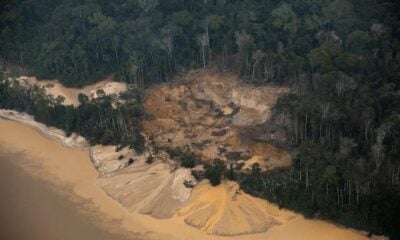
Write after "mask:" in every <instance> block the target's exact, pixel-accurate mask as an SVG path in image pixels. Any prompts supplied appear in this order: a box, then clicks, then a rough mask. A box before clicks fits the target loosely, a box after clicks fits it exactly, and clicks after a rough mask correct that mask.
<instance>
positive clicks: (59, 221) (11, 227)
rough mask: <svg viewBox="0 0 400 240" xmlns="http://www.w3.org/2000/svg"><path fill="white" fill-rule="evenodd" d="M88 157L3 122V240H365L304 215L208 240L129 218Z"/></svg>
mask: <svg viewBox="0 0 400 240" xmlns="http://www.w3.org/2000/svg"><path fill="white" fill-rule="evenodd" d="M97 176H98V173H97V172H96V170H95V169H94V167H93V166H92V164H91V162H90V160H89V157H88V151H86V150H82V149H73V148H66V147H63V146H62V145H61V144H59V143H57V142H55V141H52V140H50V139H48V138H46V137H44V136H43V135H41V134H40V133H38V132H37V131H36V130H34V129H32V128H30V127H27V126H24V125H22V124H20V123H16V122H12V121H6V120H2V119H0V191H1V192H0V193H1V198H0V199H1V200H0V239H12V240H14V239H15V240H19V239H21V240H25V239H29V240H30V239H41V240H42V239H43V240H47V239H51V240H53V239H61V240H64V239H74V240H81V239H82V240H91V239H96V240H97V239H100V240H102V239H109V240H119V239H146V240H147V239H171V240H175V239H182V240H186V239H187V240H189V239H190V240H196V239H198V240H206V239H210V240H211V239H212V240H221V239H223V240H249V239H251V240H293V239H296V240H366V239H368V238H367V237H366V236H365V235H364V234H362V233H359V232H356V231H354V230H351V229H344V228H341V227H338V226H335V225H334V224H330V223H327V222H324V221H319V220H306V219H304V218H303V217H302V216H300V215H298V216H297V217H295V218H294V219H292V220H290V221H289V222H287V223H285V224H283V225H280V226H277V227H273V228H271V229H270V230H268V231H267V232H263V233H258V234H251V235H240V236H234V237H220V236H211V235H207V234H206V233H204V232H201V231H200V230H198V229H197V228H193V227H190V226H188V225H187V224H185V223H184V221H183V219H182V218H181V217H179V216H174V217H173V218H171V219H165V220H157V219H154V218H151V217H150V216H147V215H142V214H138V213H130V212H128V211H127V210H126V209H125V208H124V207H122V206H121V205H120V204H118V203H117V202H116V201H114V200H113V199H111V198H110V197H108V196H107V195H106V194H105V193H104V192H103V191H102V190H101V189H100V188H98V187H97V186H96V179H97Z"/></svg>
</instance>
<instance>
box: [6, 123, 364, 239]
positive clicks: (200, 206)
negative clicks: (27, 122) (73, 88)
mask: <svg viewBox="0 0 400 240" xmlns="http://www.w3.org/2000/svg"><path fill="white" fill-rule="evenodd" d="M0 145H1V146H2V147H3V148H5V149H7V150H8V151H9V152H23V153H24V154H25V155H27V158H26V159H28V160H29V161H21V162H19V163H18V164H19V165H20V166H21V167H22V168H23V169H24V170H26V172H28V173H30V174H32V175H33V176H35V177H38V178H40V179H42V180H46V181H50V182H51V183H53V184H55V185H56V186H59V187H60V188H63V187H65V186H66V185H68V186H71V187H72V189H73V192H74V194H75V195H76V197H77V198H84V199H88V200H90V204H89V205H90V206H88V207H89V208H90V209H92V210H91V211H94V212H95V214H93V216H94V217H93V221H97V222H98V223H99V224H100V225H101V226H102V227H104V228H107V229H108V230H109V231H110V232H115V233H119V232H121V231H122V230H124V231H132V232H133V233H132V234H133V235H134V234H136V233H140V234H141V235H144V236H146V237H145V239H229V240H230V239H232V240H236V239H242V240H244V239H263V240H269V239H271V240H272V239H273V240H289V239H290V240H292V239H299V240H301V239H307V240H313V239H318V240H320V239H321V240H330V239H332V240H333V239H335V240H340V239H343V240H362V239H368V238H367V237H365V235H363V234H361V233H358V232H356V231H353V230H348V229H343V228H340V227H337V226H335V225H333V224H330V223H327V222H323V221H317V220H305V219H304V218H303V217H301V216H299V215H295V214H293V213H290V212H288V211H282V210H279V209H276V208H275V207H274V206H272V205H271V206H270V204H268V203H267V202H266V201H263V200H261V199H256V198H254V197H251V196H248V195H246V194H244V193H238V192H237V191H236V189H235V186H234V185H233V184H231V183H224V184H223V185H221V186H219V187H218V188H211V187H210V186H209V184H207V183H206V182H202V183H201V184H199V185H198V186H196V187H195V189H194V190H193V193H192V195H191V197H190V199H189V200H188V201H187V205H185V206H184V207H183V208H181V209H180V211H178V214H176V215H174V216H173V217H172V218H170V219H155V218H152V217H151V216H149V215H143V214H140V213H137V212H129V211H128V210H127V209H126V208H124V207H122V206H121V205H120V204H119V203H117V202H116V201H114V200H113V199H111V198H110V197H108V196H107V195H106V194H105V193H104V191H102V190H101V189H100V188H99V187H98V186H96V179H97V176H98V173H97V171H96V170H95V169H94V167H93V166H92V164H91V162H90V160H89V154H88V151H87V150H82V149H76V148H66V147H63V146H62V145H61V144H59V143H57V142H55V141H52V140H50V139H48V138H46V137H44V136H42V135H41V134H39V133H38V132H37V131H35V130H33V129H32V128H30V127H27V126H24V125H22V124H19V123H15V122H12V121H7V120H2V119H0ZM10 187H12V186H10ZM207 208H211V209H212V210H213V211H210V210H207ZM252 208H259V209H261V210H260V211H261V212H262V211H264V210H265V211H267V212H266V213H260V214H259V215H257V216H251V217H252V218H254V219H253V220H252V221H254V225H256V226H252V227H259V228H260V231H262V228H263V227H266V226H267V225H269V224H272V223H274V222H279V223H281V225H276V226H273V227H271V228H269V230H268V231H266V232H262V233H258V234H248V235H240V236H233V237H222V236H213V235H208V234H207V233H215V232H213V231H214V230H213V229H215V226H217V225H218V224H222V223H224V224H225V223H226V221H231V219H234V222H235V225H236V226H237V228H246V227H248V226H246V225H245V224H243V223H248V222H249V221H245V220H244V219H241V218H238V217H237V215H236V213H237V212H238V211H248V210H249V209H252ZM230 209H232V210H233V211H232V212H231V213H230ZM235 209H238V211H236V210H235ZM268 209H269V210H268ZM225 210H227V211H225ZM207 211H208V212H207ZM196 214H198V215H197V216H195V217H194V218H193V216H194V215H196ZM207 214H211V215H212V216H211V217H205V218H202V216H204V215H207ZM235 216H236V218H235ZM268 216H270V217H268ZM290 216H293V218H291V217H290ZM41 217H43V216H41ZM193 219H195V220H196V222H193V221H192V220H193ZM199 219H200V220H201V219H204V221H203V222H201V221H200V222H199V221H198V220H199ZM211 223H212V224H211ZM188 224H189V225H201V226H200V229H201V230H203V231H201V230H199V229H197V228H194V227H191V226H189V225H188ZM198 227H199V226H198ZM231 230H232V232H229V231H228V232H224V233H222V234H224V235H232V234H234V231H235V230H236V229H231Z"/></svg>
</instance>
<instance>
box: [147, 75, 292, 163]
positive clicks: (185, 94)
mask: <svg viewBox="0 0 400 240" xmlns="http://www.w3.org/2000/svg"><path fill="white" fill-rule="evenodd" d="M286 92H288V89H287V88H283V87H274V86H264V87H254V86H252V85H248V84H242V83H240V81H239V79H238V78H237V77H236V76H234V75H231V74H223V73H216V72H215V73H213V72H206V71H191V72H189V73H188V74H187V75H185V76H183V77H181V78H180V79H177V80H176V81H175V82H174V83H172V84H165V85H161V86H158V87H154V88H152V89H150V90H149V91H148V93H147V95H146V97H145V100H144V109H145V111H146V113H147V114H148V115H149V117H148V118H147V120H146V121H145V122H144V130H145V133H146V135H148V136H149V137H151V139H153V141H154V143H155V144H156V145H157V146H159V147H167V148H171V149H175V148H180V149H183V150H187V151H190V152H193V153H195V154H196V155H197V156H198V157H199V158H200V159H201V160H203V161H205V162H210V161H212V160H213V159H216V158H220V159H222V160H225V161H230V162H231V163H233V164H234V165H235V167H239V166H243V165H244V166H245V168H249V167H251V166H250V164H253V163H255V162H258V163H259V164H260V166H261V168H262V169H263V170H267V169H272V168H275V167H283V166H287V165H289V164H290V162H291V159H290V156H289V154H287V153H285V152H284V151H281V150H279V149H278V148H276V147H274V146H272V145H270V144H268V143H266V142H260V141H256V140H254V139H251V138H249V137H248V136H249V135H248V134H246V129H249V127H251V126H257V125H260V124H263V123H265V122H267V121H268V120H269V119H270V118H271V108H272V107H273V106H274V105H275V104H276V101H277V99H278V97H279V96H281V95H282V94H284V93H286Z"/></svg>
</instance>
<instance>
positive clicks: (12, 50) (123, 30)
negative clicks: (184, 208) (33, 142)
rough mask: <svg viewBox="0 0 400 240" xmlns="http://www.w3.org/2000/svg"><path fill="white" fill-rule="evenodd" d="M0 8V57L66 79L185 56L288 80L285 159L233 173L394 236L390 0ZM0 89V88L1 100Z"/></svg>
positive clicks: (177, 64)
mask: <svg viewBox="0 0 400 240" xmlns="http://www.w3.org/2000/svg"><path fill="white" fill-rule="evenodd" d="M0 8H1V9H0V11H1V13H0V30H1V32H0V39H1V43H2V44H1V45H0V56H1V58H2V60H3V62H4V63H7V64H14V65H18V66H22V67H24V69H26V70H27V71H28V72H29V73H31V74H34V75H36V76H38V77H39V78H46V79H59V80H60V81H61V82H62V83H64V84H65V85H68V86H81V85H85V84H88V83H91V82H94V81H98V80H100V79H101V78H103V77H105V76H108V75H110V74H113V75H115V77H116V78H117V79H119V80H122V81H126V82H129V83H133V84H135V85H136V86H137V87H145V86H146V85H150V84H152V83H157V82H165V81H169V80H170V79H171V78H172V77H173V76H174V75H175V74H179V73H181V72H183V71H184V70H187V69H190V68H212V69H218V70H225V71H232V72H236V73H238V74H240V76H241V79H242V80H243V81H247V82H252V83H254V84H266V83H274V84H285V85H289V86H291V87H292V90H293V91H292V92H291V93H290V94H288V95H286V96H284V97H282V98H281V99H280V100H279V102H278V105H277V106H276V108H275V109H274V118H273V120H272V121H275V122H276V123H277V124H278V127H279V129H280V130H282V131H284V133H285V135H286V136H287V141H286V142H285V143H281V144H283V146H284V147H286V148H288V149H291V150H293V151H295V152H298V154H297V157H296V159H295V163H294V164H293V166H292V167H291V168H287V169H281V170H276V171H269V172H266V173H261V172H260V171H259V168H258V167H257V165H255V166H253V172H252V174H247V175H242V174H240V175H238V176H231V178H232V179H237V180H238V181H240V183H241V186H242V188H244V189H245V190H247V191H248V192H251V193H252V194H256V195H258V196H261V197H265V198H267V199H269V200H271V201H274V202H277V203H279V204H280V205H281V206H283V207H288V208H291V209H295V210H298V211H301V212H303V213H305V214H306V215H307V216H317V217H321V218H327V219H331V220H334V221H337V222H340V223H342V224H344V225H346V226H352V227H356V228H361V229H365V230H368V231H370V232H373V233H379V234H386V235H389V236H391V237H392V239H400V220H399V219H400V218H399V216H400V54H399V51H400V19H399V18H400V14H399V12H400V2H399V1H396V0H287V1H282V0H244V1H238V0H231V1H227V0H204V1H199V0H169V1H162V0H107V1H106V0H4V1H2V3H1V6H0ZM2 87H3V88H0V90H1V89H3V90H2V91H3V93H5V92H7V93H8V94H9V95H8V96H14V97H18V94H17V93H15V91H14V92H13V91H12V90H10V89H9V87H8V86H5V84H4V83H3V86H2ZM0 93H1V91H0ZM28 95H29V94H28ZM17 99H19V100H18V101H14V103H13V104H16V103H21V104H22V106H17V107H18V108H19V109H27V108H26V104H27V103H28V102H29V101H25V104H23V102H21V101H20V100H21V99H20V98H17ZM11 101H12V98H1V96H0V106H2V107H10V108H13V106H12V103H10V102H11ZM102 102H103V103H102ZM104 102H105V103H104ZM52 104H53V103H52ZM99 104H106V105H107V106H109V103H107V99H103V100H101V101H100V102H97V103H96V102H92V103H89V102H88V103H86V104H84V105H83V106H82V107H80V109H81V110H79V109H77V110H74V111H75V112H74V114H78V115H79V114H80V111H83V109H86V108H88V109H89V108H90V109H93V111H94V112H96V114H99V115H102V114H105V113H102V111H106V110H101V109H99V107H98V106H99ZM56 105H57V104H56ZM14 108H15V106H14ZM30 108H32V109H37V108H35V107H34V106H30ZM52 109H53V110H54V111H55V109H56V107H55V106H53V107H52ZM96 109H97V110H96ZM53 110H52V111H53ZM62 111H63V112H68V111H71V112H72V110H68V108H67V109H62ZM109 112H111V113H112V114H111V115H110V116H114V114H115V118H120V116H123V115H124V110H123V109H122V114H121V112H118V111H116V110H115V111H114V110H111V109H109ZM34 113H35V114H38V119H41V118H40V115H41V113H40V112H39V113H36V111H34ZM107 114H108V113H107ZM89 115H90V114H89ZM96 116H98V115H94V117H93V118H90V117H89V118H88V119H89V120H90V121H93V122H94V124H95V125H96V126H99V127H98V128H99V129H100V130H99V129H97V130H96V132H99V131H100V132H101V133H102V134H101V135H100V136H97V137H95V136H94V135H93V134H90V133H87V135H88V136H91V137H93V141H94V142H100V143H101V142H103V141H108V140H107V139H109V138H108V137H107V136H108V135H110V136H115V134H111V133H109V134H108V135H107V134H106V130H107V129H112V128H111V127H107V126H103V125H101V126H100V123H99V122H98V121H97V120H96V119H98V118H97V117H96ZM111 119H112V118H111ZM282 119H283V120H282ZM89 120H88V121H89ZM46 121H47V122H49V123H52V124H53V125H57V124H60V126H61V127H63V128H64V129H67V130H68V126H65V121H63V120H59V121H54V122H53V120H52V118H51V117H49V119H47V120H46ZM96 121H97V122H96ZM74 124H75V125H74V127H73V128H72V129H69V130H77V129H78V130H79V129H80V130H81V131H83V132H85V131H87V130H84V129H81V128H80V125H81V124H84V121H83V123H79V124H76V122H75V123H74ZM89 125H90V124H89ZM101 128H104V129H105V130H104V129H103V130H101ZM104 134H106V135H104ZM117 138H118V139H120V138H121V136H120V135H118V136H117ZM99 139H100V140H99ZM111 141H112V140H111ZM117 142H118V141H117ZM210 169H211V168H210ZM220 169H223V168H220ZM209 172H210V173H213V172H215V171H209ZM218 172H219V171H218ZM217 182H218V181H217Z"/></svg>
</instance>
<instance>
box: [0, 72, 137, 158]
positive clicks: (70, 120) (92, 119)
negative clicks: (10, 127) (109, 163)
mask: <svg viewBox="0 0 400 240" xmlns="http://www.w3.org/2000/svg"><path fill="white" fill-rule="evenodd" d="M139 96H140V95H139V93H137V92H135V91H134V90H130V91H128V92H126V93H124V94H122V96H121V98H122V99H123V100H124V103H123V104H121V103H118V102H117V101H115V99H113V96H104V95H103V96H100V97H99V98H96V99H92V100H89V99H88V97H87V96H86V95H84V94H80V95H79V102H80V105H79V106H77V107H74V106H73V105H63V104H62V103H63V97H61V96H58V97H57V98H54V97H53V96H49V95H47V94H46V93H45V90H44V89H43V88H41V87H38V86H34V87H33V88H26V87H23V86H20V85H19V84H18V82H16V81H14V82H9V81H8V80H6V81H3V82H1V83H0V108H4V109H14V110H17V111H20V112H26V113H28V114H30V115H32V116H33V117H34V119H35V120H36V121H38V122H41V123H44V124H46V125H48V126H52V127H56V128H59V129H62V130H64V131H65V132H66V134H67V136H70V135H71V133H73V132H77V133H79V134H80V135H81V136H83V137H85V138H86V139H87V140H88V141H89V143H90V144H91V145H95V144H103V145H118V146H119V147H120V148H122V147H124V146H129V147H131V148H134V149H135V150H136V151H138V152H141V151H143V150H144V138H143V136H142V135H141V131H142V129H141V118H142V117H143V111H142V109H141V103H140V97H139Z"/></svg>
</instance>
